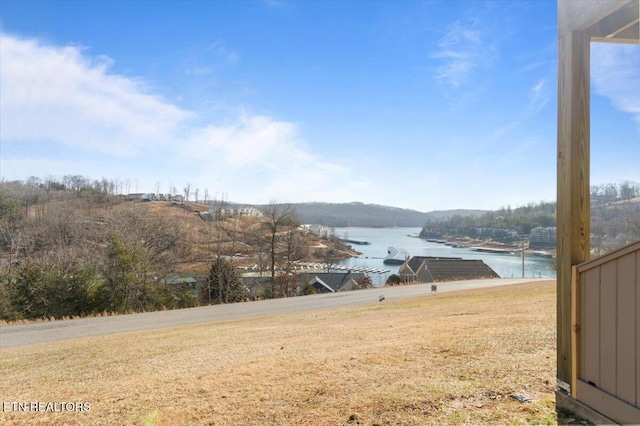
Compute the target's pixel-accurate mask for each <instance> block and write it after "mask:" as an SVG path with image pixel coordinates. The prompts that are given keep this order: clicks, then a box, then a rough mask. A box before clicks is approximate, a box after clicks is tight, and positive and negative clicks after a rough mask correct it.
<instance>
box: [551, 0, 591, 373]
mask: <svg viewBox="0 0 640 426" xmlns="http://www.w3.org/2000/svg"><path fill="white" fill-rule="evenodd" d="M561 4H562V2H559V7H560V6H561ZM589 49H590V38H589V36H588V34H587V33H586V32H585V31H571V32H569V33H567V34H564V35H562V34H561V35H560V37H559V38H558V187H557V202H558V204H557V223H558V229H557V238H558V240H557V241H558V242H557V252H558V258H557V279H558V287H557V297H558V308H557V309H558V313H557V314H558V325H557V336H558V341H557V345H558V369H557V374H558V375H557V378H558V380H559V381H560V382H562V383H561V384H563V385H569V384H570V383H571V382H572V374H571V358H572V350H571V267H572V266H574V265H577V264H579V263H582V262H584V261H586V260H588V258H589V234H590V217H589V216H590V205H589V203H590V199H589V196H590V192H589V114H590V111H589V95H590V86H589V66H590V60H589V56H590V55H589Z"/></svg>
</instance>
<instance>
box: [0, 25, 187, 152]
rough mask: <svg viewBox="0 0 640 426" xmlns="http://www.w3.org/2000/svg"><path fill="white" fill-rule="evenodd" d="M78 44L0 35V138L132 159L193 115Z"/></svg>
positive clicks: (104, 58)
mask: <svg viewBox="0 0 640 426" xmlns="http://www.w3.org/2000/svg"><path fill="white" fill-rule="evenodd" d="M84 52H85V49H83V48H81V47H77V46H66V47H55V46H46V45H43V44H41V43H39V42H38V41H35V40H25V39H21V38H18V37H15V36H10V35H7V34H1V35H0V55H1V56H2V62H1V65H0V66H1V68H0V69H1V71H2V72H1V77H0V79H1V80H0V84H1V86H2V96H1V98H0V101H1V107H2V111H1V114H2V116H1V118H2V127H1V128H0V138H1V139H2V140H3V141H13V143H19V142H24V141H30V140H38V141H47V142H50V143H57V144H62V145H66V146H71V147H79V148H85V149H90V150H98V151H103V152H107V153H115V154H118V155H131V154H134V153H137V152H140V150H142V149H149V148H152V147H153V146H154V145H157V144H158V143H161V142H162V141H163V140H164V139H165V135H166V134H169V133H171V132H173V131H175V129H176V128H177V127H178V126H179V125H180V124H181V123H182V122H183V121H184V120H186V119H187V118H189V117H190V116H191V113H189V112H187V111H183V110H181V109H179V108H177V107H175V106H173V105H171V104H169V103H167V102H165V101H164V100H162V99H161V98H159V97H157V96H154V95H152V94H149V93H147V91H146V90H145V87H144V84H143V83H142V82H139V81H135V80H132V79H128V78H125V77H122V76H119V75H115V74H110V73H109V67H110V66H111V64H112V61H111V60H110V59H109V58H106V57H104V56H102V57H97V58H94V59H92V58H89V57H87V56H85V55H84Z"/></svg>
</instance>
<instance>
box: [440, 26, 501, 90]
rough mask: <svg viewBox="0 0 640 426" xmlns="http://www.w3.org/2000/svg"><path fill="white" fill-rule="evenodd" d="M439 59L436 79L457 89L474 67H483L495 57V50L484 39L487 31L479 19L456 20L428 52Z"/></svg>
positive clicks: (467, 78) (465, 80)
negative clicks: (434, 47)
mask: <svg viewBox="0 0 640 426" xmlns="http://www.w3.org/2000/svg"><path fill="white" fill-rule="evenodd" d="M431 56H432V57H433V58H435V59H440V60H441V62H442V63H441V65H440V66H439V67H438V68H437V69H436V79H437V80H439V81H442V82H444V83H445V84H447V85H449V86H451V87H453V88H459V87H460V86H462V85H464V84H465V83H467V82H468V81H469V79H470V77H471V76H472V75H473V73H474V72H475V71H477V70H481V69H486V68H488V67H489V65H490V64H491V63H492V62H493V61H494V60H495V56H496V51H495V46H494V45H493V44H492V43H489V42H487V41H486V34H485V33H484V32H483V30H482V28H481V24H480V23H479V21H478V20H467V21H465V22H461V21H456V22H454V23H453V24H451V25H449V26H448V27H447V29H446V31H445V33H444V34H443V35H442V38H441V39H440V42H439V43H438V49H437V50H436V51H435V52H434V53H433V54H432V55H431Z"/></svg>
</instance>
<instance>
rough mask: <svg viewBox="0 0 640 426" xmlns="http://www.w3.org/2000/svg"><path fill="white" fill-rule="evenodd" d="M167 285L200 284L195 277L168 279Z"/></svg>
mask: <svg viewBox="0 0 640 426" xmlns="http://www.w3.org/2000/svg"><path fill="white" fill-rule="evenodd" d="M164 282H165V284H195V283H197V282H198V280H196V279H195V278H193V277H178V278H167V279H166V280H165V281H164Z"/></svg>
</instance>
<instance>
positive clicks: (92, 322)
mask: <svg viewBox="0 0 640 426" xmlns="http://www.w3.org/2000/svg"><path fill="white" fill-rule="evenodd" d="M532 281H545V280H539V279H532V278H524V279H502V278H501V279H491V280H468V281H453V282H448V283H440V284H438V293H445V292H449V291H459V290H467V289H474V288H486V287H496V286H502V285H510V284H517V283H524V282H532ZM428 294H433V293H432V292H431V284H416V285H410V286H402V287H385V288H375V289H368V290H357V291H347V292H342V293H329V294H314V295H310V296H299V297H292V298H287V299H272V300H261V301H257V302H246V303H234V304H229V305H215V306H202V307H198V308H190V309H178V310H174V311H159V312H147V313H141V314H131V315H119V316H113V317H93V318H82V319H75V320H67V321H52V322H42V323H35V324H21V325H8V326H2V327H0V349H5V348H10V347H15V346H25V345H32V344H36V343H43V342H53V341H56V340H66V339H75V338H81V337H89V336H100V335H105V334H119V333H127V332H131V331H139V330H152V329H160V328H167V327H176V326H182V325H189V324H207V323H215V322H223V321H232V320H238V319H245V318H257V317H266V316H270V315H278V314H285V313H291V312H302V311H311V310H316V309H330V308H339V307H342V306H353V305H364V304H375V303H379V301H378V299H379V297H380V295H383V296H384V297H385V302H387V301H390V300H397V299H404V298H409V297H416V296H424V295H428ZM382 303H384V302H382Z"/></svg>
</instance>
